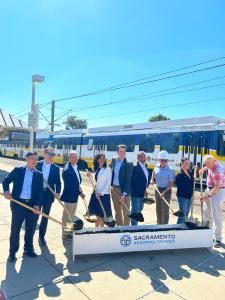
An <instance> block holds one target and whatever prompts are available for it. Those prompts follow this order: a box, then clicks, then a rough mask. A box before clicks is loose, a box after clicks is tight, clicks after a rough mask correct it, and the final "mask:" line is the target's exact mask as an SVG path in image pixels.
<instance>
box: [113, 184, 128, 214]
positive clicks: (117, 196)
mask: <svg viewBox="0 0 225 300" xmlns="http://www.w3.org/2000/svg"><path fill="white" fill-rule="evenodd" d="M111 193H114V195H115V196H116V198H117V200H118V201H119V202H120V203H121V204H122V205H123V206H124V207H125V208H126V210H127V211H128V212H129V213H130V210H129V208H128V207H127V206H126V204H125V203H124V202H123V201H120V197H119V195H118V194H117V193H116V192H115V191H114V190H113V189H112V188H111Z"/></svg>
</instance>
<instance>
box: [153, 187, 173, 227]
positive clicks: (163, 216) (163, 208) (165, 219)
mask: <svg viewBox="0 0 225 300" xmlns="http://www.w3.org/2000/svg"><path fill="white" fill-rule="evenodd" d="M158 190H159V191H160V192H162V191H163V190H165V189H162V188H158ZM164 198H165V199H166V201H167V202H168V203H170V199H171V190H170V191H168V192H166V193H165V195H164ZM155 202H156V216H157V224H168V223H169V207H168V206H167V205H166V204H165V203H164V201H163V200H162V199H161V197H160V196H159V193H158V192H157V191H155Z"/></svg>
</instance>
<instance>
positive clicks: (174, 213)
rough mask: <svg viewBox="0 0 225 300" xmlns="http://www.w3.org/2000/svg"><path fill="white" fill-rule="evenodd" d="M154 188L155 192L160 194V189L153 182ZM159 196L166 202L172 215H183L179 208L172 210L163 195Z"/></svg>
mask: <svg viewBox="0 0 225 300" xmlns="http://www.w3.org/2000/svg"><path fill="white" fill-rule="evenodd" d="M154 188H155V190H156V192H157V193H158V194H159V195H161V193H160V191H159V190H158V188H157V186H156V184H154ZM160 198H161V199H162V200H163V202H164V203H165V204H166V206H168V207H169V209H170V210H171V213H172V214H173V215H174V216H176V217H183V216H184V213H183V212H182V211H180V210H178V211H174V210H173V209H172V207H171V205H170V204H169V203H168V202H167V201H166V199H165V198H164V197H160Z"/></svg>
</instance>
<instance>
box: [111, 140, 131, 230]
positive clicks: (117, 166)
mask: <svg viewBox="0 0 225 300" xmlns="http://www.w3.org/2000/svg"><path fill="white" fill-rule="evenodd" d="M116 150H117V156H116V157H115V158H113V160H112V163H111V168H112V200H113V205H114V209H115V219H116V223H117V225H118V226H129V225H130V218H129V217H128V216H127V214H128V211H127V209H126V208H125V207H124V205H122V202H124V204H125V205H126V206H127V207H128V208H129V209H130V202H131V176H132V172H133V164H132V163H130V162H128V161H127V159H126V150H127V147H126V145H118V146H117V149H116Z"/></svg>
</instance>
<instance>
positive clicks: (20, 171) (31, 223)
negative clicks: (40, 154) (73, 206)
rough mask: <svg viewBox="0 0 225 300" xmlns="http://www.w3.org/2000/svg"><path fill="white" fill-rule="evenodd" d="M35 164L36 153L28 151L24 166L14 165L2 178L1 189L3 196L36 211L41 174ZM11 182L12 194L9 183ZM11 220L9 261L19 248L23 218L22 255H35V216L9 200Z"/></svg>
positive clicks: (39, 200) (40, 190) (39, 194)
mask: <svg viewBox="0 0 225 300" xmlns="http://www.w3.org/2000/svg"><path fill="white" fill-rule="evenodd" d="M36 164H37V153H36V152H28V153H27V155H26V166H25V167H16V168H14V169H13V171H12V172H11V173H10V174H9V175H8V176H7V177H6V178H5V179H4V180H3V183H2V185H3V190H4V195H5V198H6V199H8V200H10V199H12V198H13V199H16V200H18V201H20V202H22V203H25V204H27V205H29V206H30V207H33V208H34V209H35V210H36V211H37V213H38V211H39V206H40V203H41V201H42V196H43V195H42V194H43V175H42V174H41V172H39V171H38V170H36V169H35V166H36ZM10 183H13V189H12V194H11V193H10V188H9V185H10ZM11 210H12V221H11V234H10V250H9V257H8V261H9V262H14V261H15V260H16V252H17V251H18V249H19V238H20V230H21V227H22V224H23V221H24V220H25V236H24V242H25V243H24V255H28V256H30V257H36V256H37V254H36V253H35V252H34V247H33V236H34V228H35V225H36V220H37V216H36V215H35V214H34V213H33V212H31V211H30V210H28V209H27V208H24V207H22V206H20V205H18V204H17V203H14V202H11Z"/></svg>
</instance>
